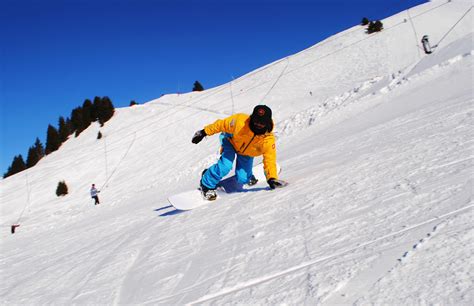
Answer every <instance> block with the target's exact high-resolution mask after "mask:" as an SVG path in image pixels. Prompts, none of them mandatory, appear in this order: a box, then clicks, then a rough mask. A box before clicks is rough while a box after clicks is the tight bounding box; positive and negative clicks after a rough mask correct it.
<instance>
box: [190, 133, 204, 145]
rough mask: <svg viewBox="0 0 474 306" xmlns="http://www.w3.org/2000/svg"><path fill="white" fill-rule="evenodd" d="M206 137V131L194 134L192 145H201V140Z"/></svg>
mask: <svg viewBox="0 0 474 306" xmlns="http://www.w3.org/2000/svg"><path fill="white" fill-rule="evenodd" d="M206 136H207V135H206V131H204V130H199V131H197V132H196V133H194V136H193V139H192V140H191V141H192V143H200V142H201V140H202V139H203V138H204V137H206Z"/></svg>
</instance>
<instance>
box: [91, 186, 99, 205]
mask: <svg viewBox="0 0 474 306" xmlns="http://www.w3.org/2000/svg"><path fill="white" fill-rule="evenodd" d="M99 192H100V191H99V190H97V189H96V188H95V184H92V187H91V197H92V198H93V199H94V200H95V204H94V205H97V204H100V202H99V196H98V195H97V194H98V193H99Z"/></svg>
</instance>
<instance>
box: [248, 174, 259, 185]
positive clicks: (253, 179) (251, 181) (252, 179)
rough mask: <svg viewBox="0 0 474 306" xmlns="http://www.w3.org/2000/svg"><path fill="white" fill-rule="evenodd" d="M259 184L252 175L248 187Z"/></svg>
mask: <svg viewBox="0 0 474 306" xmlns="http://www.w3.org/2000/svg"><path fill="white" fill-rule="evenodd" d="M257 182H258V180H257V178H256V177H255V176H254V175H253V174H252V176H251V177H250V178H249V181H248V183H247V185H249V186H253V185H255V184H257Z"/></svg>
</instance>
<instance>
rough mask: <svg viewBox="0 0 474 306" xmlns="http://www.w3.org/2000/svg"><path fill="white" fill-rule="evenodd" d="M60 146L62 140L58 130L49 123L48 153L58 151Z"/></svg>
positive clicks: (46, 151) (46, 150)
mask: <svg viewBox="0 0 474 306" xmlns="http://www.w3.org/2000/svg"><path fill="white" fill-rule="evenodd" d="M60 146H61V141H60V140H59V133H58V130H56V128H55V127H54V126H52V125H51V124H50V125H48V132H47V134H46V149H45V153H46V155H47V154H50V153H52V152H54V151H56V150H57V149H59V147H60Z"/></svg>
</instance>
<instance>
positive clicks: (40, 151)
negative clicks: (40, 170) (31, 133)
mask: <svg viewBox="0 0 474 306" xmlns="http://www.w3.org/2000/svg"><path fill="white" fill-rule="evenodd" d="M35 150H36V154H37V155H38V157H39V159H42V158H43V157H44V155H45V153H44V147H43V144H42V143H41V141H40V140H39V138H38V137H36V141H35Z"/></svg>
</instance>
